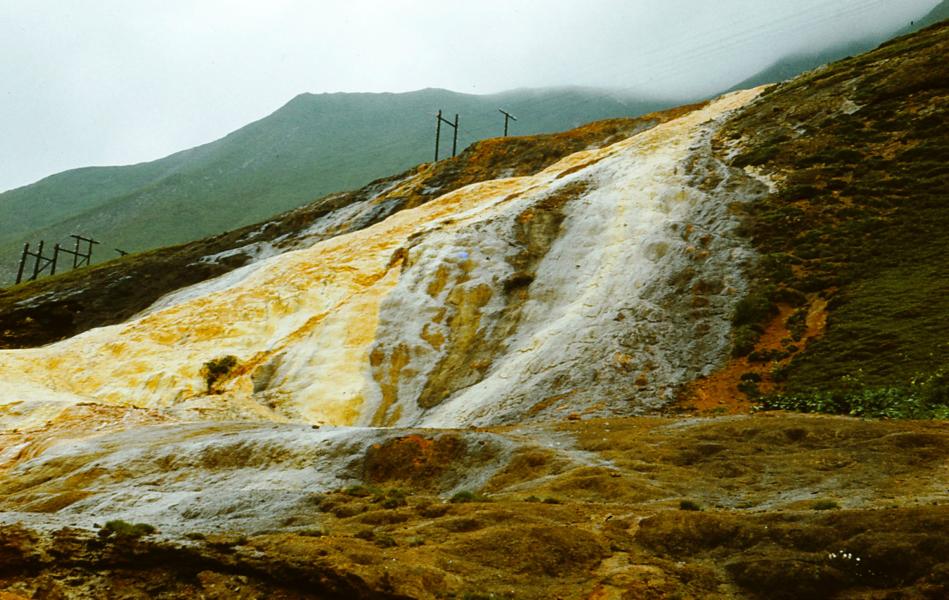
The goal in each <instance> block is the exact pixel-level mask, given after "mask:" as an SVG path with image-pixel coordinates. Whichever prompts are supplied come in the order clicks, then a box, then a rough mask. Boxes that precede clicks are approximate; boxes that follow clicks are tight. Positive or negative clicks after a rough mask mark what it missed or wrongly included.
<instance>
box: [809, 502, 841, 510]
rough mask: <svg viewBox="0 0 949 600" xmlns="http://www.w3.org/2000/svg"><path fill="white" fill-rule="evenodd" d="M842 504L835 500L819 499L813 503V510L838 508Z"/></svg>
mask: <svg viewBox="0 0 949 600" xmlns="http://www.w3.org/2000/svg"><path fill="white" fill-rule="evenodd" d="M838 508H840V505H839V504H837V503H836V502H835V501H833V500H818V501H817V502H815V503H814V504H812V505H811V510H836V509H838Z"/></svg>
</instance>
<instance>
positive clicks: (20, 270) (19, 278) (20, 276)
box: [16, 242, 30, 283]
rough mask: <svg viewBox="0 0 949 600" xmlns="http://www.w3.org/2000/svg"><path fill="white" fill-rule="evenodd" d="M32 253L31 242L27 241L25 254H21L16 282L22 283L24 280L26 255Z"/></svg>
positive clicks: (24, 246)
mask: <svg viewBox="0 0 949 600" xmlns="http://www.w3.org/2000/svg"><path fill="white" fill-rule="evenodd" d="M29 253H30V243H29V242H26V243H25V244H23V255H22V256H20V267H19V268H18V269H17V270H16V282H17V283H20V282H21V281H23V267H25V266H26V257H27V256H28V255H29Z"/></svg>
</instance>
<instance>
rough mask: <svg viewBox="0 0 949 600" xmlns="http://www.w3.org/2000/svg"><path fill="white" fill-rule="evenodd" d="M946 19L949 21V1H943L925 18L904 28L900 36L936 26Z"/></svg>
mask: <svg viewBox="0 0 949 600" xmlns="http://www.w3.org/2000/svg"><path fill="white" fill-rule="evenodd" d="M946 19H949V0H942V2H940V3H939V4H938V5H937V6H936V7H935V8H933V9H932V10H931V11H929V13H928V14H927V15H926V16H925V17H923V18H922V19H919V20H918V21H914V22H913V23H911V24H910V25H909V26H908V27H906V28H904V29H903V30H902V31H901V32H900V34H905V33H913V32H914V31H919V30H920V29H925V28H926V27H929V26H930V25H935V24H936V23H939V22H940V21H945V20H946Z"/></svg>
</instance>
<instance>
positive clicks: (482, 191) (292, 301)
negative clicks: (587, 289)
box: [0, 91, 757, 427]
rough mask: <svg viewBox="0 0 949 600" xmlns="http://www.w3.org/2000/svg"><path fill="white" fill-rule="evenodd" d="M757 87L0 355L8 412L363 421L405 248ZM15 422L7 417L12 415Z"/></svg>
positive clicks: (674, 133)
mask: <svg viewBox="0 0 949 600" xmlns="http://www.w3.org/2000/svg"><path fill="white" fill-rule="evenodd" d="M756 95H757V91H750V92H740V93H736V94H732V95H730V96H726V97H724V98H723V99H720V100H719V101H717V102H715V103H713V104H711V105H709V106H708V107H706V108H705V109H703V110H699V111H696V112H694V113H690V114H688V115H686V116H684V117H682V118H680V119H677V120H675V121H671V122H669V123H666V124H663V125H660V126H658V127H656V128H655V129H653V130H650V131H647V132H645V133H643V134H640V135H637V136H634V137H632V138H630V139H627V140H624V141H621V142H618V143H616V144H613V145H612V146H609V147H606V148H602V149H597V150H590V151H584V152H579V153H576V154H573V155H571V156H568V157H566V158H564V159H563V160H561V161H559V162H558V163H556V164H554V165H552V166H550V167H548V168H547V169H545V170H544V171H542V172H540V173H538V174H536V175H533V176H529V177H519V178H509V179H499V180H494V181H487V182H483V183H477V184H473V185H470V186H467V187H465V188H462V189H460V190H457V191H455V192H452V193H449V194H446V195H444V196H441V197H439V198H438V199H436V200H434V201H432V202H429V203H427V204H424V205H422V206H419V207H417V208H413V209H409V210H404V211H402V212H399V213H396V214H394V215H393V216H391V217H389V218H388V219H386V220H385V221H383V222H382V223H379V224H377V225H374V226H372V227H369V228H367V229H364V230H361V231H357V232H354V233H350V234H347V235H342V236H338V237H335V238H332V239H329V240H326V241H323V242H320V243H318V244H316V245H314V246H312V247H310V248H308V249H304V250H298V251H294V252H288V253H285V254H282V255H279V256H275V257H272V258H270V259H267V260H266V261H264V262H263V263H262V268H260V269H258V270H256V271H255V272H254V273H253V274H251V275H250V276H248V277H247V278H245V279H244V280H242V281H240V282H239V283H237V284H235V285H233V286H232V287H229V288H227V289H224V290H220V291H213V292H210V293H207V294H206V295H203V296H199V297H196V298H193V299H191V300H188V301H185V302H183V303H181V304H177V305H175V306H171V307H168V308H165V309H163V310H158V311H156V312H153V313H150V314H147V315H145V316H143V317H141V318H138V319H136V320H132V321H129V322H126V323H123V324H119V325H114V326H110V327H104V328H100V329H95V330H91V331H88V332H85V333H83V334H81V335H78V336H76V337H74V338H71V339H67V340H64V341H62V342H58V343H55V344H52V345H49V346H45V347H42V348H34V349H26V350H8V351H0V417H2V416H3V415H5V414H7V413H9V412H10V407H12V406H14V405H17V406H21V407H23V406H32V407H33V408H29V409H27V408H23V409H22V410H21V411H20V412H21V413H22V420H23V421H24V422H30V423H33V424H35V423H36V422H37V421H42V420H45V419H46V418H48V417H49V416H51V415H53V414H54V413H55V412H56V410H57V409H53V408H50V407H51V406H54V405H62V404H63V403H66V404H69V403H78V402H83V401H86V402H89V401H92V402H96V403H102V404H110V405H116V406H129V407H140V408H150V409H170V410H172V411H173V410H175V409H176V408H177V407H182V406H188V405H189V403H190V405H192V406H194V407H196V408H197V409H198V412H199V413H200V411H201V410H204V411H206V412H207V415H208V417H209V418H230V417H235V416H242V415H243V416H247V415H248V414H250V415H252V416H254V417H265V418H273V419H278V420H280V419H282V418H283V417H281V415H290V416H291V417H292V418H295V419H296V418H298V419H301V420H305V421H309V422H327V423H334V424H340V425H345V424H352V423H354V422H356V420H357V419H358V418H359V417H360V416H361V415H362V413H363V410H364V409H365V410H372V411H373V412H375V411H376V410H377V409H379V408H380V407H378V406H373V407H369V406H364V402H365V398H366V397H367V395H369V393H370V387H372V386H377V385H378V384H377V382H375V381H374V380H373V374H372V367H371V366H370V357H369V354H370V350H371V346H372V344H373V341H374V339H375V334H376V330H377V325H378V317H379V306H380V302H381V301H382V300H383V299H384V298H385V297H386V295H387V294H388V293H390V291H391V290H392V289H393V287H394V286H395V285H396V284H397V282H398V280H399V275H400V270H401V267H402V263H403V262H404V261H405V260H406V257H409V258H408V259H409V260H411V257H410V253H411V251H410V246H411V241H412V239H414V237H416V236H418V235H424V234H425V232H427V231H433V230H438V231H439V232H440V233H442V234H444V233H446V232H447V233H450V232H452V231H453V230H455V229H457V228H460V227H463V226H465V225H468V224H470V223H472V222H477V221H481V220H485V219H490V218H491V216H492V214H495V213H497V212H499V211H502V210H503V207H504V206H505V204H507V203H509V202H511V201H513V199H515V198H517V197H519V196H522V195H524V194H530V193H534V192H537V191H542V190H544V189H545V187H548V186H550V185H552V184H553V183H554V182H556V180H557V178H558V175H561V174H564V173H568V172H570V173H573V172H577V171H582V170H583V169H586V168H595V164H596V163H597V162H598V161H600V160H602V159H603V158H605V157H608V156H611V155H614V154H616V153H618V152H623V151H625V150H627V149H628V148H630V147H632V146H636V147H637V148H636V154H642V153H649V152H653V151H656V150H658V149H659V148H660V147H662V146H663V145H664V144H666V143H667V142H668V140H669V139H670V138H676V137H678V138H687V137H688V133H689V131H691V130H693V129H694V128H696V127H698V126H700V125H701V124H702V123H703V122H705V121H707V120H708V119H711V118H714V117H715V116H717V115H719V114H721V113H723V112H724V111H727V110H730V109H733V108H736V107H738V106H741V105H743V104H744V103H746V102H748V101H750V100H751V99H752V98H754V97H755V96H756ZM588 165H594V166H593V167H590V166H588ZM432 285H433V286H434V287H433V289H435V288H438V287H439V286H441V285H443V283H440V282H432ZM228 355H233V356H235V357H236V358H237V360H238V364H237V366H236V367H235V368H234V370H233V372H232V373H230V374H229V375H228V376H227V377H225V378H224V379H223V380H222V382H221V383H220V384H219V385H218V386H217V388H216V390H215V394H211V395H209V394H208V386H207V383H206V382H205V379H204V377H203V375H202V367H203V366H204V365H205V364H206V363H208V362H209V361H211V360H214V359H217V358H221V357H224V356H228ZM275 360H276V361H279V362H280V367H281V368H280V373H281V375H280V377H279V378H278V381H275V382H273V383H272V384H271V387H270V388H269V389H268V390H267V391H266V392H265V393H264V394H263V395H262V396H261V397H265V398H266V402H263V403H262V402H260V401H259V399H257V396H256V395H255V394H254V383H253V381H254V376H255V373H256V372H257V371H258V369H259V368H260V367H261V366H263V365H266V364H267V363H268V362H271V361H275ZM379 383H382V382H379ZM390 383H391V382H390ZM372 389H373V390H377V389H378V388H377V387H373V388H372ZM390 392H391V390H390ZM398 402H399V399H398V398H395V397H392V396H391V394H390V395H388V397H387V398H386V403H387V404H391V403H398ZM36 411H38V412H36ZM33 412H36V414H32V413H33ZM383 412H385V410H383ZM29 415H32V416H29ZM15 422H16V419H13V418H4V420H3V425H4V426H5V427H15V426H17V425H16V424H15Z"/></svg>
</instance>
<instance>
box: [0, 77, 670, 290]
mask: <svg viewBox="0 0 949 600" xmlns="http://www.w3.org/2000/svg"><path fill="white" fill-rule="evenodd" d="M670 104H671V103H663V102H657V101H649V102H636V101H627V100H624V99H621V98H617V97H614V96H613V95H611V94H609V93H607V92H604V91H602V90H592V89H583V88H565V89H541V90H516V91H511V92H506V93H502V94H495V95H486V96H476V95H469V94H458V93H454V92H450V91H446V90H437V89H426V90H420V91H416V92H410V93H404V94H344V93H340V94H321V95H313V94H302V95H300V96H297V97H296V98H294V99H293V100H291V101H290V102H289V103H287V104H286V105H285V106H283V107H282V108H280V109H279V110H277V111H276V112H274V113H273V114H271V115H270V116H268V117H265V118H264V119H261V120H259V121H256V122H254V123H251V124H249V125H247V126H245V127H243V128H241V129H239V130H237V131H235V132H233V133H231V134H229V135H227V136H226V137H224V138H222V139H220V140H217V141H215V142H212V143H209V144H205V145H203V146H199V147H197V148H193V149H190V150H185V151H183V152H179V153H176V154H173V155H171V156H168V157H166V158H163V159H160V160H156V161H153V162H149V163H142V164H138V165H130V166H122V167H95V168H84V169H77V170H73V171H67V172H64V173H59V174H57V175H53V176H51V177H48V178H46V179H43V180H42V181H40V182H37V183H35V184H32V185H28V186H25V187H22V188H18V189H15V190H11V191H8V192H6V193H3V194H0V223H3V228H2V230H0V281H3V283H8V282H9V279H10V277H11V274H12V272H13V269H14V267H15V264H16V260H17V257H18V254H19V251H20V248H21V247H22V244H23V242H24V241H34V242H35V241H38V240H39V239H45V240H46V242H47V244H48V245H50V246H51V245H52V244H53V243H54V242H56V241H59V240H63V239H65V238H67V237H68V235H69V234H71V233H83V234H86V235H91V236H93V237H96V238H98V239H100V240H102V241H103V242H104V244H105V245H104V248H105V249H104V250H100V251H99V256H98V258H100V259H104V258H108V257H111V256H114V253H113V252H112V250H111V249H112V248H113V247H118V248H123V249H125V250H129V251H138V250H145V249H149V248H154V247H159V246H166V245H170V244H176V243H181V242H185V241H189V240H193V239H197V238H201V237H204V236H206V235H211V234H216V233H220V232H222V231H226V230H230V229H234V228H237V227H240V226H243V225H247V224H250V223H255V222H257V221H260V220H262V219H264V218H267V217H269V216H271V215H273V214H276V213H279V212H281V211H284V210H288V209H291V208H294V207H297V206H301V205H303V204H306V203H307V202H309V201H312V200H314V199H315V198H318V197H320V196H322V195H325V194H327V193H330V192H335V191H339V190H343V189H353V188H357V187H359V186H361V185H364V184H366V183H368V182H369V181H371V180H372V179H375V178H378V177H381V176H384V175H388V174H391V173H394V172H399V171H402V170H404V169H406V168H408V167H410V166H413V165H416V164H418V163H421V162H424V161H430V160H432V157H433V151H434V134H435V132H434V125H435V123H434V114H435V112H436V111H437V110H439V109H443V110H444V111H445V113H446V115H448V116H449V118H453V116H454V114H455V113H460V115H461V120H460V129H461V131H460V132H459V148H458V150H459V151H461V150H462V149H463V148H464V147H465V146H467V145H468V144H470V143H471V142H473V141H475V140H477V139H482V138H485V137H493V136H496V135H500V134H501V132H502V117H501V115H500V114H499V113H498V112H497V108H498V107H499V106H503V107H504V108H506V109H507V110H509V111H511V112H512V113H514V114H515V115H517V116H518V117H519V120H518V121H517V122H515V123H512V129H511V133H512V134H514V135H523V134H533V133H540V132H549V131H560V130H564V129H569V128H571V127H575V126H577V125H580V124H582V123H587V122H589V121H591V120H594V119H603V118H610V117H619V116H635V115H640V114H643V113H647V112H651V111H653V110H656V109H659V108H664V107H666V106H668V105H670ZM451 142H452V140H451V130H450V128H447V127H443V129H442V154H441V156H442V157H447V156H450V153H451Z"/></svg>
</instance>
